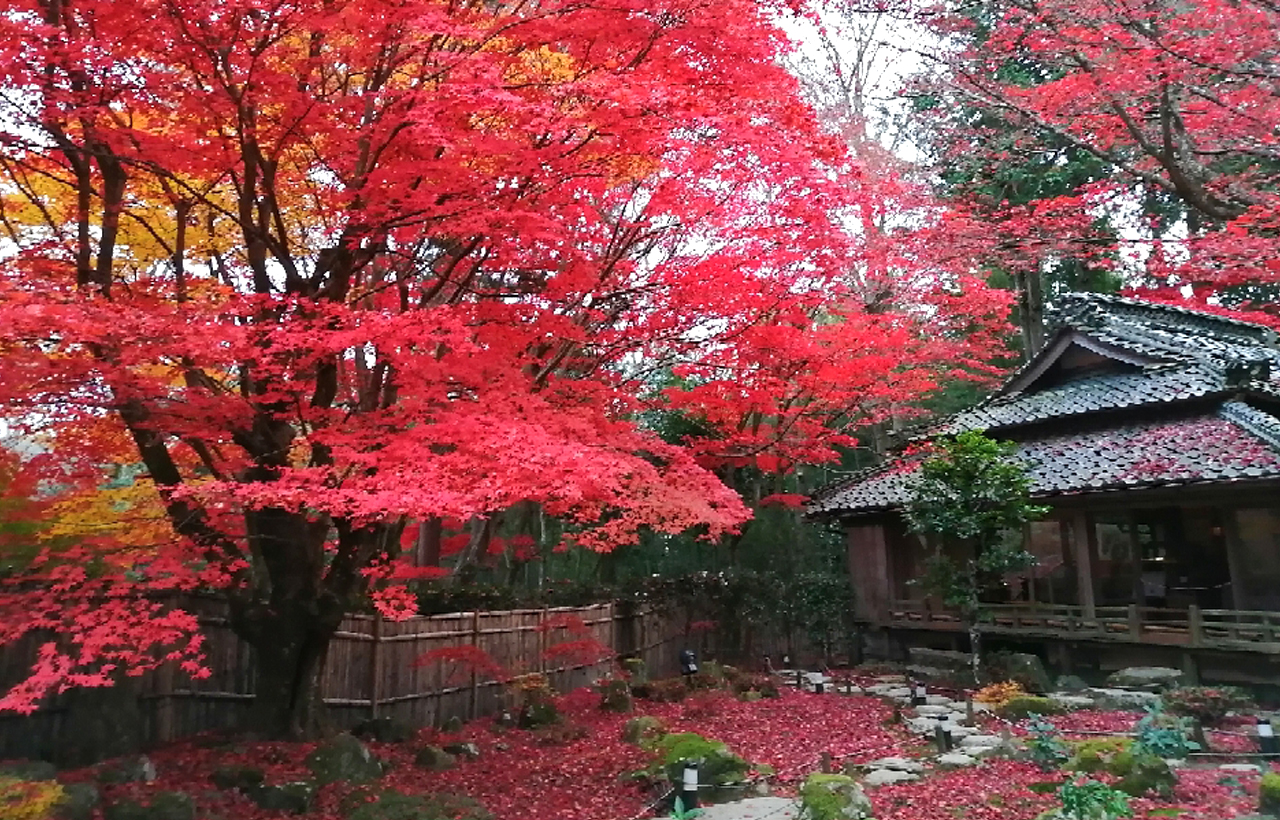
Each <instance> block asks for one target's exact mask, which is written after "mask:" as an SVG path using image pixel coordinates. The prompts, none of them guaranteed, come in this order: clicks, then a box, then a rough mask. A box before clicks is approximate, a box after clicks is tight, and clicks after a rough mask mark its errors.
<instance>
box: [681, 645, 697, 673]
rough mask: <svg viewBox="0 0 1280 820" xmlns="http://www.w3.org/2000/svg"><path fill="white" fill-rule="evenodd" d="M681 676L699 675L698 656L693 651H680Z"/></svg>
mask: <svg viewBox="0 0 1280 820" xmlns="http://www.w3.org/2000/svg"><path fill="white" fill-rule="evenodd" d="M680 674H681V675H685V676H688V675H696V674H698V656H697V654H696V653H695V652H694V651H693V650H692V649H682V650H680Z"/></svg>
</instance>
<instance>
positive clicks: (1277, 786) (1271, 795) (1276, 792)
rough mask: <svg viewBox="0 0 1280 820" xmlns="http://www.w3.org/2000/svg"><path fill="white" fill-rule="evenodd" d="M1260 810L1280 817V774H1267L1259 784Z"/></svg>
mask: <svg viewBox="0 0 1280 820" xmlns="http://www.w3.org/2000/svg"><path fill="white" fill-rule="evenodd" d="M1258 810H1259V811H1261V812H1262V813H1264V814H1271V815H1280V774H1276V773H1275V772H1267V773H1266V774H1264V775H1263V776H1262V780H1260V781H1259V782H1258Z"/></svg>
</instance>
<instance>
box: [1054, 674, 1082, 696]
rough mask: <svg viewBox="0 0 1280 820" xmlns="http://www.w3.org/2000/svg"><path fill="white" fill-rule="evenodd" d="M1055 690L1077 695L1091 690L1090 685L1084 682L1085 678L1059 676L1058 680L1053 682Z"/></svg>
mask: <svg viewBox="0 0 1280 820" xmlns="http://www.w3.org/2000/svg"><path fill="white" fill-rule="evenodd" d="M1053 688H1054V689H1055V690H1057V691H1059V692H1067V693H1069V694H1073V695H1074V694H1075V693H1076V692H1083V691H1084V690H1086V689H1088V688H1089V684H1087V683H1085V682H1084V678H1078V677H1076V676H1075V675H1059V676H1058V679H1057V680H1056V681H1054V682H1053Z"/></svg>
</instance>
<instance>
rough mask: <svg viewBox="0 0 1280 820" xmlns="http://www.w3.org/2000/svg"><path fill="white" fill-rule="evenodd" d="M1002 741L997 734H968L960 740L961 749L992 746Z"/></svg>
mask: <svg viewBox="0 0 1280 820" xmlns="http://www.w3.org/2000/svg"><path fill="white" fill-rule="evenodd" d="M1002 743H1004V740H1003V739H1002V738H1001V737H1000V736H999V735H969V736H968V737H966V738H964V739H963V740H961V741H960V748H962V749H981V748H984V747H985V748H994V747H996V746H999V745H1000V744H1002Z"/></svg>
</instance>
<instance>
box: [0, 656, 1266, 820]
mask: <svg viewBox="0 0 1280 820" xmlns="http://www.w3.org/2000/svg"><path fill="white" fill-rule="evenodd" d="M509 693H510V701H509V702H510V709H508V710H506V711H504V712H502V713H500V714H498V715H496V716H493V717H486V718H482V719H478V720H475V721H471V722H468V723H465V724H463V723H460V722H457V721H454V722H453V723H452V724H451V725H447V726H445V727H441V728H427V729H417V730H415V729H413V728H411V727H407V726H402V725H399V724H397V723H396V722H395V721H393V720H390V719H387V718H382V719H380V720H370V721H366V722H365V723H363V724H361V725H359V726H357V727H355V729H354V730H353V731H352V733H349V734H340V735H337V736H334V737H330V738H328V739H326V740H323V741H320V742H317V743H283V742H253V741H248V740H245V739H244V738H243V737H238V736H229V735H226V736H224V735H205V736H198V737H195V738H192V739H190V740H188V741H185V742H182V743H179V744H174V745H171V746H168V747H166V748H163V749H160V750H157V751H155V752H153V753H151V754H149V755H147V756H143V757H131V758H125V759H117V760H111V761H106V762H104V763H101V764H98V765H96V766H93V767H88V768H84V769H79V770H74V771H66V772H55V771H54V770H53V769H52V767H51V766H48V765H47V764H41V763H30V762H27V763H19V762H13V763H9V764H6V765H4V766H3V767H2V768H0V816H3V817H4V818H5V820H42V819H43V818H59V820H93V819H95V818H103V820H204V819H207V820H232V818H236V819H237V820H240V819H243V820H266V819H267V818H285V817H293V816H304V817H312V818H325V820H330V819H332V820H563V818H568V817H575V818H588V819H589V820H642V819H643V818H654V817H675V818H692V817H696V816H698V813H699V810H698V809H693V808H692V807H689V806H686V805H684V803H683V800H681V801H680V802H679V803H677V802H676V798H678V797H680V796H681V795H680V791H681V790H682V789H683V788H684V786H683V785H682V783H683V778H684V774H685V773H684V769H685V768H686V766H687V765H688V764H689V763H690V762H695V763H696V764H697V782H698V795H699V797H698V801H697V802H699V803H700V804H702V805H703V806H706V805H709V804H713V803H723V802H735V801H746V802H740V803H738V805H739V806H742V807H743V809H744V813H743V814H741V815H740V816H742V817H748V816H750V817H763V816H767V815H766V814H753V813H750V812H747V811H746V809H747V808H748V807H750V806H752V805H756V806H760V805H768V806H769V807H774V808H773V810H772V811H771V813H772V814H774V815H776V817H777V820H784V818H788V817H803V818H807V820H863V819H864V818H870V817H875V818H879V820H952V818H959V817H965V818H977V820H1030V819H1031V818H1042V819H1043V820H1048V819H1049V818H1053V820H1113V819H1114V818H1120V817H1136V818H1161V817H1179V818H1184V820H1222V819H1223V818H1236V817H1245V816H1250V815H1252V814H1253V813H1256V812H1258V811H1260V810H1261V811H1264V812H1271V811H1276V810H1277V808H1280V800H1278V799H1277V798H1280V788H1276V786H1277V783H1280V775H1278V774H1273V773H1270V768H1269V766H1263V765H1258V764H1257V763H1256V759H1257V758H1256V754H1255V753H1256V750H1257V747H1256V743H1257V737H1256V736H1255V735H1254V732H1256V730H1255V729H1254V728H1253V722H1254V720H1255V719H1256V718H1255V717H1254V716H1253V715H1252V714H1251V713H1252V711H1253V707H1252V704H1250V703H1249V702H1248V700H1247V698H1246V697H1245V696H1243V695H1242V694H1241V693H1237V692H1234V691H1232V690H1228V689H1221V688H1219V689H1208V688H1204V687H1183V686H1179V687H1175V688H1172V689H1168V690H1166V691H1165V692H1164V693H1163V694H1162V695H1156V694H1154V693H1152V692H1150V691H1149V688H1143V687H1135V688H1132V689H1126V688H1111V689H1089V690H1086V691H1084V692H1080V693H1076V694H1064V693H1061V692H1054V693H1050V694H1049V695H1048V696H1043V695H1039V694H1031V693H1029V692H1027V691H1026V690H1024V689H1023V687H1022V686H1021V685H1020V684H1019V683H1017V682H1014V681H1007V682H1001V683H997V684H993V685H989V686H987V687H984V688H982V689H979V690H976V691H967V692H960V691H956V690H947V689H943V688H940V687H936V686H931V687H930V688H928V689H925V688H923V685H920V687H919V688H917V685H915V684H913V683H911V682H910V681H909V680H908V678H906V677H904V676H902V675H901V674H897V673H896V672H894V671H892V670H890V669H888V668H874V667H862V668H859V669H855V670H853V671H850V672H836V673H827V674H819V673H808V674H801V673H798V672H795V673H792V672H786V673H782V674H774V675H763V674H751V673H745V672H740V671H738V670H735V669H733V668H732V667H725V666H720V665H717V664H714V663H711V664H706V665H705V666H704V667H703V669H702V670H701V671H700V672H699V673H698V674H696V675H692V676H688V677H685V678H679V679H665V680H655V681H647V680H645V678H644V673H643V669H642V668H639V667H637V666H635V665H633V666H632V667H631V668H630V669H629V670H628V671H627V673H625V674H619V675H617V676H612V677H609V678H606V679H603V680H601V681H599V682H597V684H596V685H595V686H594V687H584V688H581V689H578V690H575V691H572V692H567V693H563V694H560V693H555V692H553V691H552V690H551V688H550V686H549V685H548V683H547V680H546V678H545V677H543V676H542V675H539V674H536V673H535V674H530V675H524V676H520V677H517V678H514V679H512V681H511V684H510V686H509ZM1100 693H1104V694H1100ZM1105 693H1111V694H1105ZM1118 693H1128V694H1130V695H1132V697H1131V698H1128V699H1127V700H1126V699H1125V698H1124V697H1123V696H1122V695H1120V694H1118ZM1117 697H1119V698H1120V701H1119V702H1117V701H1116V700H1114V699H1115V698H1117ZM1108 698H1111V699H1112V700H1108ZM1120 707H1122V708H1120ZM1273 780H1275V781H1277V783H1272V782H1271V781H1273ZM765 795H769V796H771V797H772V798H773V799H771V800H770V799H767V798H766V799H762V798H763V797H764V796H765ZM777 798H784V800H778V799H777ZM720 810H722V811H723V809H720Z"/></svg>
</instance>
